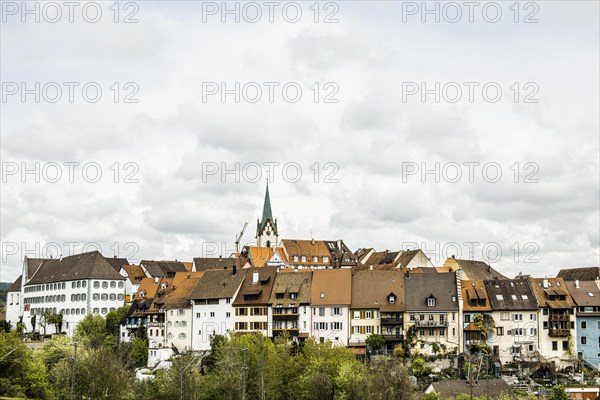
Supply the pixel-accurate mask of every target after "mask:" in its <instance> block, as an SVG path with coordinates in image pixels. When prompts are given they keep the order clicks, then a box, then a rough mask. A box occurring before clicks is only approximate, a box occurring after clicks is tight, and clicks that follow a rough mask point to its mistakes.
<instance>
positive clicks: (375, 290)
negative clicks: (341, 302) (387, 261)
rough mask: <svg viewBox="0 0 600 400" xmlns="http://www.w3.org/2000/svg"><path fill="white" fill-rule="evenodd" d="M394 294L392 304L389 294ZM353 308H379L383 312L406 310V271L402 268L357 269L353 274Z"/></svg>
mask: <svg viewBox="0 0 600 400" xmlns="http://www.w3.org/2000/svg"><path fill="white" fill-rule="evenodd" d="M392 293H393V294H394V296H395V301H394V303H393V304H390V302H389V301H388V296H389V295H390V294H392ZM350 307H352V308H378V309H379V311H381V312H401V311H404V309H405V307H404V273H403V272H402V271H400V270H389V271H369V270H365V271H356V272H355V273H354V275H353V276H352V303H351V305H350Z"/></svg>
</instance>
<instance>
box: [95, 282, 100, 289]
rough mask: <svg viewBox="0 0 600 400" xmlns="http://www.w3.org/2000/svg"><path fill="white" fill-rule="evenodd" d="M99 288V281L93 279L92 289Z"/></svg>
mask: <svg viewBox="0 0 600 400" xmlns="http://www.w3.org/2000/svg"><path fill="white" fill-rule="evenodd" d="M98 288H100V282H98V281H94V289H98Z"/></svg>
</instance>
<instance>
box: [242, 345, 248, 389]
mask: <svg viewBox="0 0 600 400" xmlns="http://www.w3.org/2000/svg"><path fill="white" fill-rule="evenodd" d="M247 351H248V348H247V347H244V348H243V349H242V354H243V355H244V365H243V367H242V368H244V376H243V377H244V386H243V387H242V400H246V379H247V378H246V377H247V375H248V365H246V352H247Z"/></svg>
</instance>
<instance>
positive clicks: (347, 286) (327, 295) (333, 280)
mask: <svg viewBox="0 0 600 400" xmlns="http://www.w3.org/2000/svg"><path fill="white" fill-rule="evenodd" d="M311 289H312V290H311V291H312V296H311V304H310V314H311V332H310V334H311V336H312V337H313V338H315V340H317V341H320V342H325V341H327V340H329V341H331V342H332V343H333V344H334V345H340V346H347V345H348V338H349V332H350V331H349V324H350V317H349V312H350V303H351V297H352V270H350V269H345V268H344V269H317V270H314V271H313V279H312V288H311Z"/></svg>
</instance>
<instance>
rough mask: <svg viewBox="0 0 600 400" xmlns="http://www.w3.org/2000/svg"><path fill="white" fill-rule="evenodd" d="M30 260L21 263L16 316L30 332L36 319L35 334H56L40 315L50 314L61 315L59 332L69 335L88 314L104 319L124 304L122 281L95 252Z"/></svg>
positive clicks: (109, 265) (119, 260)
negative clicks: (20, 301) (19, 309)
mask: <svg viewBox="0 0 600 400" xmlns="http://www.w3.org/2000/svg"><path fill="white" fill-rule="evenodd" d="M116 260H117V261H118V262H122V261H123V259H116ZM31 261H32V262H29V260H28V259H27V258H26V259H25V261H24V263H23V274H22V277H21V295H20V298H21V299H22V303H23V308H22V311H19V313H18V315H17V318H19V319H20V318H21V317H22V318H23V322H24V323H25V326H26V329H32V325H31V322H32V317H33V316H35V317H36V318H35V320H36V327H35V330H36V331H38V332H43V333H48V334H50V333H56V332H55V330H56V329H55V328H56V327H55V326H54V325H50V324H48V323H47V321H44V320H43V313H44V312H45V311H49V312H51V313H55V314H62V315H63V323H62V326H61V327H60V328H61V331H62V332H66V333H67V334H68V335H72V334H73V333H74V331H75V327H76V326H77V324H78V323H79V322H80V321H81V320H82V319H83V318H85V316H86V315H87V314H90V313H94V314H101V315H103V316H105V315H106V314H108V313H109V312H110V311H112V310H115V309H116V308H118V307H121V306H123V304H124V302H125V283H124V281H125V278H123V277H122V276H121V275H119V273H118V272H117V271H116V270H115V268H114V267H113V265H112V264H111V263H110V262H109V261H107V259H106V258H104V257H103V256H102V255H101V254H100V253H99V252H97V251H92V252H88V253H82V254H76V255H73V256H69V257H64V258H60V259H31ZM113 262H114V260H113ZM124 262H126V260H125V261H124ZM13 293H15V292H13ZM11 311H12V310H11ZM11 318H13V317H12V316H11ZM16 322H17V321H11V324H16Z"/></svg>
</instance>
